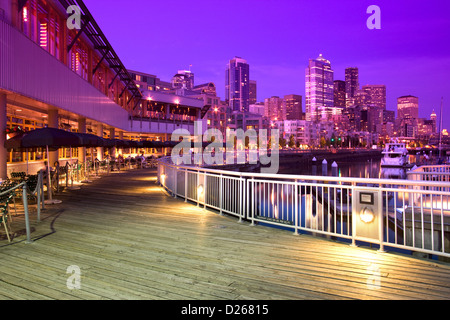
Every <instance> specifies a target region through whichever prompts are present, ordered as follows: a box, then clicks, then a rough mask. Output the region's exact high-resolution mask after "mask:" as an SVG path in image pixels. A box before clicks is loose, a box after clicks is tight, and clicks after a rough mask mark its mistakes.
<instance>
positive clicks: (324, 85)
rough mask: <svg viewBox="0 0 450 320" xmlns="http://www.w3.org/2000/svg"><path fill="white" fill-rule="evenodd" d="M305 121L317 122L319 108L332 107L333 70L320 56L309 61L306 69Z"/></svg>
mask: <svg viewBox="0 0 450 320" xmlns="http://www.w3.org/2000/svg"><path fill="white" fill-rule="evenodd" d="M305 73H306V81H305V84H306V120H308V121H319V119H320V114H319V108H321V109H327V108H332V107H333V105H334V84H333V70H332V69H331V63H330V61H328V60H327V59H325V58H324V57H323V56H322V54H320V55H319V57H318V58H317V59H315V60H313V59H309V64H308V67H307V68H306V71H305Z"/></svg>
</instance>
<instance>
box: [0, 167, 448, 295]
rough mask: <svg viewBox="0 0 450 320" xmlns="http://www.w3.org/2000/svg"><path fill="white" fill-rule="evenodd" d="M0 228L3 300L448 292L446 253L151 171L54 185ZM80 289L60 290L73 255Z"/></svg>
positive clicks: (0, 278) (0, 273)
mask: <svg viewBox="0 0 450 320" xmlns="http://www.w3.org/2000/svg"><path fill="white" fill-rule="evenodd" d="M54 198H56V199H59V200H62V203H61V204H57V205H52V206H47V208H46V210H44V211H43V212H42V216H43V221H42V222H40V223H36V222H34V220H35V213H33V212H34V211H32V215H31V218H32V219H33V223H32V231H33V233H32V238H33V243H31V244H27V243H25V235H24V234H23V232H21V230H20V228H21V225H22V223H23V221H21V217H15V219H14V221H13V228H14V230H15V231H17V232H18V235H17V236H16V237H15V238H14V240H13V242H12V243H11V244H9V243H8V242H7V240H5V239H4V238H3V239H0V271H1V272H0V299H171V300H172V299H177V300H184V299H202V300H203V299H212V300H216V299H228V300H233V299H258V300H259V299H277V300H280V299H281V300H289V299H295V300H298V299H449V298H450V264H446V263H442V262H437V261H427V260H420V259H416V258H413V257H410V256H403V255H399V254H394V253H377V252H376V251H375V250H371V249H366V248H353V247H350V246H349V245H348V244H344V243H340V242H334V241H331V240H326V239H322V238H315V237H312V236H308V235H300V236H295V235H293V234H292V232H289V231H283V230H279V229H275V228H269V227H263V226H255V227H252V226H250V225H249V223H247V222H243V223H238V221H237V219H235V218H233V217H228V216H221V215H219V214H217V213H215V212H211V211H207V210H204V209H203V208H201V207H200V208H199V207H197V206H196V205H194V204H190V203H185V202H184V201H183V200H182V199H174V198H173V197H170V196H168V195H167V194H166V193H165V192H164V191H163V190H162V189H161V188H160V187H159V186H158V185H157V184H156V170H155V169H142V170H135V171H126V172H120V173H112V174H110V175H108V176H104V177H102V178H100V179H97V180H94V181H93V182H92V183H89V184H86V185H83V186H82V188H81V189H80V190H73V191H67V192H63V193H60V194H57V195H55V196H54ZM72 265H75V266H78V267H79V268H80V271H81V282H80V284H81V288H80V289H72V290H70V289H68V287H67V280H68V278H69V276H70V274H68V273H66V271H67V268H68V267H69V266H72Z"/></svg>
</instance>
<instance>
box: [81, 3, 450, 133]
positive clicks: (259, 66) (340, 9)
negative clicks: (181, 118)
mask: <svg viewBox="0 0 450 320" xmlns="http://www.w3.org/2000/svg"><path fill="white" fill-rule="evenodd" d="M84 2H85V4H86V6H87V7H88V9H89V10H90V12H91V13H92V15H93V16H94V19H96V21H97V23H98V24H99V26H100V28H101V29H102V30H103V32H104V33H105V35H106V37H107V38H108V40H109V42H110V43H111V45H112V46H113V48H114V50H115V51H116V53H117V54H118V55H119V57H120V58H121V60H122V62H123V63H124V65H125V66H126V67H127V68H129V69H134V70H139V71H142V72H147V73H150V74H155V75H157V76H158V77H159V78H161V79H162V80H165V81H170V79H171V78H172V76H173V75H174V74H175V73H176V72H177V70H181V69H188V68H189V65H190V64H192V68H191V70H192V71H193V72H194V74H195V83H196V84H201V83H204V82H210V81H211V82H214V83H215V84H216V87H217V89H218V92H217V93H218V95H219V96H220V97H221V98H222V99H223V98H224V91H225V89H224V86H225V66H226V64H227V62H228V61H229V60H230V59H231V58H233V57H234V56H239V57H242V58H244V59H246V60H247V62H248V63H249V64H250V78H251V79H252V80H256V81H257V82H258V88H257V91H258V101H264V98H267V97H271V96H284V95H287V94H300V95H302V96H304V95H305V68H306V66H307V64H308V59H309V58H314V59H315V58H317V57H318V55H319V54H320V53H322V54H323V56H324V57H325V58H326V59H328V60H330V61H331V65H332V68H333V70H334V79H335V80H344V70H345V68H346V67H358V68H359V76H360V85H365V84H385V85H386V86H387V109H389V110H396V103H397V100H396V99H397V97H400V96H402V95H415V96H418V97H419V116H420V117H424V118H427V119H429V115H430V113H431V112H432V110H433V109H435V111H436V113H437V115H438V117H439V114H440V103H441V97H444V108H443V110H444V111H443V113H444V116H443V128H448V129H450V112H448V111H447V110H450V1H448V0H427V1H423V0H421V1H417V0H408V1H406V0H395V1H393V0H389V1H386V0H370V1H367V0H339V1H338V0H333V1H329V0H322V1H306V0H239V1H238V0H208V1H206V0H192V1H186V0H151V1H149V0H130V1H126V2H124V1H122V0H120V1H119V0H108V1H106V0H95V1H94V0H85V1H84ZM124 3H126V5H124ZM373 4H374V5H378V6H379V7H380V9H381V29H380V30H369V29H368V28H367V27H366V21H367V19H368V18H369V16H370V15H369V14H367V13H366V10H367V7H369V6H370V5H373ZM304 104H305V103H304V101H303V110H304V109H305V106H304Z"/></svg>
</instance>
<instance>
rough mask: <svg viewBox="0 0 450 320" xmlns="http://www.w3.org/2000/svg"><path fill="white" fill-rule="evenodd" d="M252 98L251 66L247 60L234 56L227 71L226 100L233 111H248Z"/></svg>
mask: <svg viewBox="0 0 450 320" xmlns="http://www.w3.org/2000/svg"><path fill="white" fill-rule="evenodd" d="M249 98H250V67H249V65H248V63H247V61H246V60H244V59H242V58H239V57H234V58H233V59H231V60H230V62H229V63H228V65H227V69H226V72H225V101H226V102H227V103H228V106H229V107H230V109H231V111H241V112H248V110H249V105H250V103H249Z"/></svg>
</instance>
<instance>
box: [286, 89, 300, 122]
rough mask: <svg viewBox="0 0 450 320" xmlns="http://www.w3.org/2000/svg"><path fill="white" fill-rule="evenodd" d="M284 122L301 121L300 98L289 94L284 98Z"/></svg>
mask: <svg viewBox="0 0 450 320" xmlns="http://www.w3.org/2000/svg"><path fill="white" fill-rule="evenodd" d="M283 103H284V110H285V118H286V119H285V120H302V117H303V110H302V96H299V95H296V94H289V95H286V96H284V102H283Z"/></svg>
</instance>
